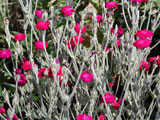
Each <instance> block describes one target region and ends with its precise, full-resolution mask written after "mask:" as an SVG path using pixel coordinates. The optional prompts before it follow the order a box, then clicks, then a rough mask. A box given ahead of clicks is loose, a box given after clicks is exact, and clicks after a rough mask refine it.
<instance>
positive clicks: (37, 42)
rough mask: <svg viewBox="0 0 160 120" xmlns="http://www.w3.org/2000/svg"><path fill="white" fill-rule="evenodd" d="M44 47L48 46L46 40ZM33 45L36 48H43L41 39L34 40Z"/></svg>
mask: <svg viewBox="0 0 160 120" xmlns="http://www.w3.org/2000/svg"><path fill="white" fill-rule="evenodd" d="M44 44H45V47H46V48H47V47H48V44H47V42H46V41H45V43H44ZM34 46H35V47H36V49H37V50H43V49H44V45H43V41H40V40H39V41H36V42H35V44H34Z"/></svg>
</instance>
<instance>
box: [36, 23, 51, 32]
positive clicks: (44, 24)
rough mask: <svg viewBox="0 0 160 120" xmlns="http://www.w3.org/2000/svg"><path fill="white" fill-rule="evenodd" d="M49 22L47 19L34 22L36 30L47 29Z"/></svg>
mask: <svg viewBox="0 0 160 120" xmlns="http://www.w3.org/2000/svg"><path fill="white" fill-rule="evenodd" d="M49 25H50V22H49V21H38V23H37V24H36V29H37V30H47V29H48V28H49Z"/></svg>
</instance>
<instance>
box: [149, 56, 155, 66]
mask: <svg viewBox="0 0 160 120" xmlns="http://www.w3.org/2000/svg"><path fill="white" fill-rule="evenodd" d="M156 60H157V57H150V58H148V61H149V62H150V63H153V64H154V63H155V61H156Z"/></svg>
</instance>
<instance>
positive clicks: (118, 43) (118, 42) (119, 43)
mask: <svg viewBox="0 0 160 120" xmlns="http://www.w3.org/2000/svg"><path fill="white" fill-rule="evenodd" d="M116 42H117V43H116V47H119V46H120V45H121V41H120V40H118V39H117V40H116Z"/></svg>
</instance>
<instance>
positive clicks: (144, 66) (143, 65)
mask: <svg viewBox="0 0 160 120" xmlns="http://www.w3.org/2000/svg"><path fill="white" fill-rule="evenodd" d="M149 67H150V64H149V63H148V62H147V61H144V60H143V61H141V65H140V66H139V70H141V69H145V71H148V70H149Z"/></svg>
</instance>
